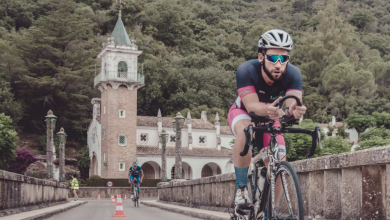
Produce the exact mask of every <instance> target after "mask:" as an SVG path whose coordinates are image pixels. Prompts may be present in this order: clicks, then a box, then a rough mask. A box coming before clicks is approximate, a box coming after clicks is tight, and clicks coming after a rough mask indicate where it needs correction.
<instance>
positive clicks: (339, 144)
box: [320, 136, 351, 155]
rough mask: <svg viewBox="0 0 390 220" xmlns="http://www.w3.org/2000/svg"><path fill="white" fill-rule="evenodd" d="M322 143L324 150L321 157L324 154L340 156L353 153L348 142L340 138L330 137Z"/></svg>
mask: <svg viewBox="0 0 390 220" xmlns="http://www.w3.org/2000/svg"><path fill="white" fill-rule="evenodd" d="M321 142H322V147H323V148H322V153H321V154H320V155H322V154H324V153H328V154H339V153H343V152H349V151H351V148H350V147H349V143H348V141H347V140H345V139H344V138H342V137H340V136H337V137H329V138H327V139H325V140H322V141H321Z"/></svg>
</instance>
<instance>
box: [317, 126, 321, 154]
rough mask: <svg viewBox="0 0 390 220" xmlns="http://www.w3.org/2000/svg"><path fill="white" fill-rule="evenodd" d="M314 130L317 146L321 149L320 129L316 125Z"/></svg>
mask: <svg viewBox="0 0 390 220" xmlns="http://www.w3.org/2000/svg"><path fill="white" fill-rule="evenodd" d="M316 131H317V140H318V146H319V147H320V149H321V150H322V143H321V130H320V128H319V127H316Z"/></svg>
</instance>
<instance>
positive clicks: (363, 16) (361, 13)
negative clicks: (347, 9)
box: [348, 9, 375, 29]
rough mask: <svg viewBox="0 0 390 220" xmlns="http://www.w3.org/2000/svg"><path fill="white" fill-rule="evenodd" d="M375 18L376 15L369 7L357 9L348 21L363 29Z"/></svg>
mask: <svg viewBox="0 0 390 220" xmlns="http://www.w3.org/2000/svg"><path fill="white" fill-rule="evenodd" d="M374 20H375V18H374V15H373V14H372V13H371V12H370V11H369V10H367V9H356V11H355V12H354V13H353V14H352V15H351V17H349V18H348V21H349V23H350V24H352V25H353V26H355V27H357V28H359V29H363V28H365V27H366V26H367V25H368V24H369V23H370V22H373V21H374Z"/></svg>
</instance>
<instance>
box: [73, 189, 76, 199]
mask: <svg viewBox="0 0 390 220" xmlns="http://www.w3.org/2000/svg"><path fill="white" fill-rule="evenodd" d="M73 197H74V200H75V201H76V190H75V189H73Z"/></svg>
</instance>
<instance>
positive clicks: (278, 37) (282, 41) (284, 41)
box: [257, 29, 293, 51]
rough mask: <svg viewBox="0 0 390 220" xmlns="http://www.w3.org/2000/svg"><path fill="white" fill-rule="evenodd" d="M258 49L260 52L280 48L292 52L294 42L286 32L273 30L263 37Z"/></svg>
mask: <svg viewBox="0 0 390 220" xmlns="http://www.w3.org/2000/svg"><path fill="white" fill-rule="evenodd" d="M257 47H258V49H259V50H260V49H271V48H278V49H285V50H288V51H291V50H292V49H293V41H292V38H291V37H290V35H289V34H288V33H287V32H286V31H284V30H280V29H272V30H269V31H266V32H265V33H264V34H263V35H261V37H260V39H259V42H258V44H257Z"/></svg>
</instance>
